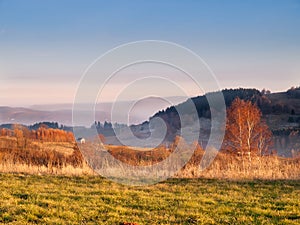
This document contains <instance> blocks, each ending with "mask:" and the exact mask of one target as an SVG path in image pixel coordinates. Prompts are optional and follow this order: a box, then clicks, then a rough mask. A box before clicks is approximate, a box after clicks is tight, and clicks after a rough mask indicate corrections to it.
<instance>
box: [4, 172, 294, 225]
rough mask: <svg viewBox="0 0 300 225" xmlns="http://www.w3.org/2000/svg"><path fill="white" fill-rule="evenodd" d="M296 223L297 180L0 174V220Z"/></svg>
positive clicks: (27, 222)
mask: <svg viewBox="0 0 300 225" xmlns="http://www.w3.org/2000/svg"><path fill="white" fill-rule="evenodd" d="M125 221H126V222H136V223H138V224H300V181H224V180H221V181H220V180H204V179H171V180H168V181H166V182H164V183H159V184H156V185H153V186H145V187H129V186H123V185H119V184H116V183H112V182H110V181H108V180H106V179H104V178H101V177H57V176H35V175H14V174H0V223H11V224H36V223H38V224H120V223H121V222H125Z"/></svg>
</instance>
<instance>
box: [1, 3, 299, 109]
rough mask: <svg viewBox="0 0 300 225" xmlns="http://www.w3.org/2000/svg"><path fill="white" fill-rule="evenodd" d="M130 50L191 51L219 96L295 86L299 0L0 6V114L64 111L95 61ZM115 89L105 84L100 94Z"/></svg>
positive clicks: (104, 98)
mask: <svg viewBox="0 0 300 225" xmlns="http://www.w3.org/2000/svg"><path fill="white" fill-rule="evenodd" d="M140 40H163V41H168V42H174V43H177V44H179V45H182V46H184V47H186V48H188V49H190V50H192V51H193V52H195V53H196V54H198V55H199V56H200V57H201V58H202V59H203V60H204V61H205V62H206V63H207V64H208V65H209V67H210V68H211V69H212V70H213V72H214V74H215V76H216V79H217V80H218V82H219V85H220V88H235V87H251V88H252V87H255V88H257V89H259V90H261V89H263V88H266V89H269V90H271V91H272V92H277V91H284V90H287V89H288V88H289V87H291V86H299V85H300V78H299V77H300V76H299V75H300V1H299V0H280V1H279V0H273V1H271V0H251V1H250V0H249V1H247V0H245V1H244V0H243V1H240V0H228V1H224V0H206V1H204V0H203V1H202V0H199V1H196V0H186V1H183V0H181V1H179V0H164V1H159V0H152V1H149V0H122V1H93V0H87V1H83V0H82V1H80V0H76V1H74V0H68V1H67V0H51V1H50V0H45V1H39V0H26V1H21V0H0V93H1V95H0V105H8V106H27V105H34V104H53V103H69V102H72V101H73V99H74V95H75V93H76V90H77V87H78V85H79V81H80V78H81V77H82V75H83V73H84V71H85V70H86V68H87V67H88V66H89V65H90V64H91V63H92V62H93V61H94V60H95V59H96V58H97V57H99V56H100V55H103V54H104V53H105V52H107V51H109V50H110V49H112V48H115V47H117V46H119V45H122V44H125V43H128V42H134V41H140ZM131 71H134V70H131ZM123 76H126V77H128V79H130V76H131V75H130V74H127V75H123ZM176 82H185V81H176ZM187 82H188V81H187ZM162 83H163V82H162ZM191 85H192V84H191ZM123 86H124V85H123V83H122V79H119V81H118V79H115V82H114V83H111V84H110V86H109V87H111V88H108V89H109V90H111V91H115V92H116V91H119V90H122V89H123V88H124V87H123ZM186 86H187V87H188V83H187V84H186ZM155 87H156V88H158V89H163V88H164V86H163V84H160V82H158V83H157V84H155ZM141 90H142V88H141ZM190 90H191V91H190V95H194V96H196V95H199V94H201V93H199V90H197V89H193V88H190ZM160 93H161V92H160ZM162 95H165V96H170V95H177V93H176V92H172V91H168V90H166V92H165V93H162ZM111 96H112V95H110V93H109V91H108V92H107V93H106V94H104V95H103V96H102V99H101V100H102V101H111V100H112V99H111ZM128 98H130V96H128Z"/></svg>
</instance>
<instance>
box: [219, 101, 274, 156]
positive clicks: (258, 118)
mask: <svg viewBox="0 0 300 225" xmlns="http://www.w3.org/2000/svg"><path fill="white" fill-rule="evenodd" d="M271 143H272V133H271V131H270V130H269V128H268V126H267V124H266V123H265V122H264V121H263V120H262V114H261V112H260V110H259V108H258V107H257V106H256V105H254V104H253V103H252V102H251V101H244V100H241V99H239V98H237V99H235V100H234V101H233V103H232V105H231V106H230V108H229V109H228V111H227V123H226V133H225V140H224V148H225V149H226V150H227V151H230V152H232V153H236V154H239V155H241V156H242V157H244V156H248V157H249V160H251V157H252V156H253V155H259V156H261V155H264V154H266V153H267V152H268V150H269V147H270V145H271Z"/></svg>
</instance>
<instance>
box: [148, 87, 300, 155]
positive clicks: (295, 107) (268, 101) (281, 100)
mask: <svg viewBox="0 0 300 225" xmlns="http://www.w3.org/2000/svg"><path fill="white" fill-rule="evenodd" d="M299 92H300V88H291V89H289V90H287V91H286V92H280V93H269V92H268V91H261V92H260V91H258V90H256V89H243V88H239V89H225V90H223V91H222V93H223V95H224V99H225V104H226V107H228V106H230V105H231V103H232V101H233V100H234V99H235V98H237V97H239V98H240V99H243V100H250V101H252V102H253V103H255V104H256V105H257V106H258V107H259V108H260V110H261V112H262V114H263V119H265V120H266V122H267V124H268V126H269V127H270V129H271V131H272V132H273V135H274V142H275V146H274V148H275V149H276V151H277V152H278V154H279V155H282V156H291V155H292V154H293V151H295V150H297V149H300V138H299V137H300V132H299V130H300V94H299ZM214 94H215V93H208V94H207V95H214ZM192 101H193V102H194V104H195V106H196V109H197V112H198V117H199V118H200V125H201V132H200V137H199V143H204V144H203V145H204V146H205V143H206V141H207V138H208V136H209V133H210V107H209V104H208V101H207V98H206V96H205V95H203V96H198V97H194V98H192ZM188 105H189V104H188V103H187V102H183V103H181V104H179V105H176V106H171V107H169V108H167V109H166V110H162V111H159V112H158V113H156V114H155V115H154V116H152V117H151V118H150V120H151V119H154V118H155V117H160V118H161V119H163V120H164V121H165V123H166V124H167V127H168V132H167V138H166V141H172V140H173V139H174V138H175V136H176V135H177V134H179V131H180V128H181V125H180V118H179V115H178V113H177V111H176V108H177V107H178V108H181V109H184V110H182V111H183V112H184V115H183V116H182V117H183V118H188V119H190V120H192V121H193V118H192V115H191V109H189V108H188Z"/></svg>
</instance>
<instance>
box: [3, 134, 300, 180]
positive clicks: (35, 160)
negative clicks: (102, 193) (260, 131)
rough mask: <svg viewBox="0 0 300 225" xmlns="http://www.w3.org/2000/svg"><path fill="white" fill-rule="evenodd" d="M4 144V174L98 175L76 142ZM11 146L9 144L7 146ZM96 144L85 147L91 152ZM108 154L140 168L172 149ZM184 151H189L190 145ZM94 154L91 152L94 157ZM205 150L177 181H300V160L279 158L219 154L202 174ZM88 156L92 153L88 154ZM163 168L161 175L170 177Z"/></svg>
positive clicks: (114, 149) (121, 150) (117, 150)
mask: <svg viewBox="0 0 300 225" xmlns="http://www.w3.org/2000/svg"><path fill="white" fill-rule="evenodd" d="M1 142H2V143H4V142H5V143H6V142H12V144H11V145H12V146H13V150H12V149H6V148H0V172H5V173H27V174H54V175H70V176H73V175H75V176H81V175H95V172H93V170H92V169H91V168H90V167H89V165H88V164H87V163H86V162H85V160H84V159H83V157H82V155H81V153H80V152H79V150H78V149H77V147H76V145H74V143H68V142H56V143H53V142H31V143H30V146H35V147H34V148H35V149H14V143H15V139H13V138H8V139H3V138H2V139H1V140H0V146H1ZM6 144H7V143H6ZM30 146H29V148H30ZM92 146H93V145H89V144H88V143H87V144H85V147H86V148H88V149H91V148H92ZM107 147H108V151H109V152H110V154H112V155H113V156H114V157H115V158H117V159H118V160H120V161H122V162H124V163H127V164H130V165H136V166H145V165H150V164H155V163H158V162H160V161H161V160H164V159H166V158H167V157H168V156H169V154H171V152H172V150H168V149H165V148H163V147H159V148H157V149H155V150H153V151H149V149H144V150H142V151H141V150H140V149H139V151H137V150H136V149H134V148H130V147H124V146H107ZM184 148H188V147H187V146H186V145H185V146H184ZM92 153H93V152H92V151H91V154H92ZM203 154H204V151H203V150H201V148H199V146H198V147H197V150H196V151H195V153H194V155H193V157H192V158H191V160H190V161H189V163H188V164H187V165H186V166H185V167H184V168H183V169H182V170H181V171H180V172H178V173H177V175H176V177H177V178H199V177H201V178H218V179H232V180H236V179H267V180H276V179H295V180H297V179H300V158H299V157H298V158H280V157H277V156H264V157H252V159H251V161H250V160H249V159H248V158H244V159H242V158H241V157H239V156H236V155H230V154H228V153H222V152H220V153H218V155H217V157H216V158H215V159H214V161H213V163H212V164H211V165H210V166H209V167H208V168H207V169H205V170H203V171H201V169H200V167H199V165H200V162H201V160H202V157H203ZM86 155H88V153H86ZM167 171H168V168H163V169H162V171H160V174H166V173H167Z"/></svg>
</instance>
